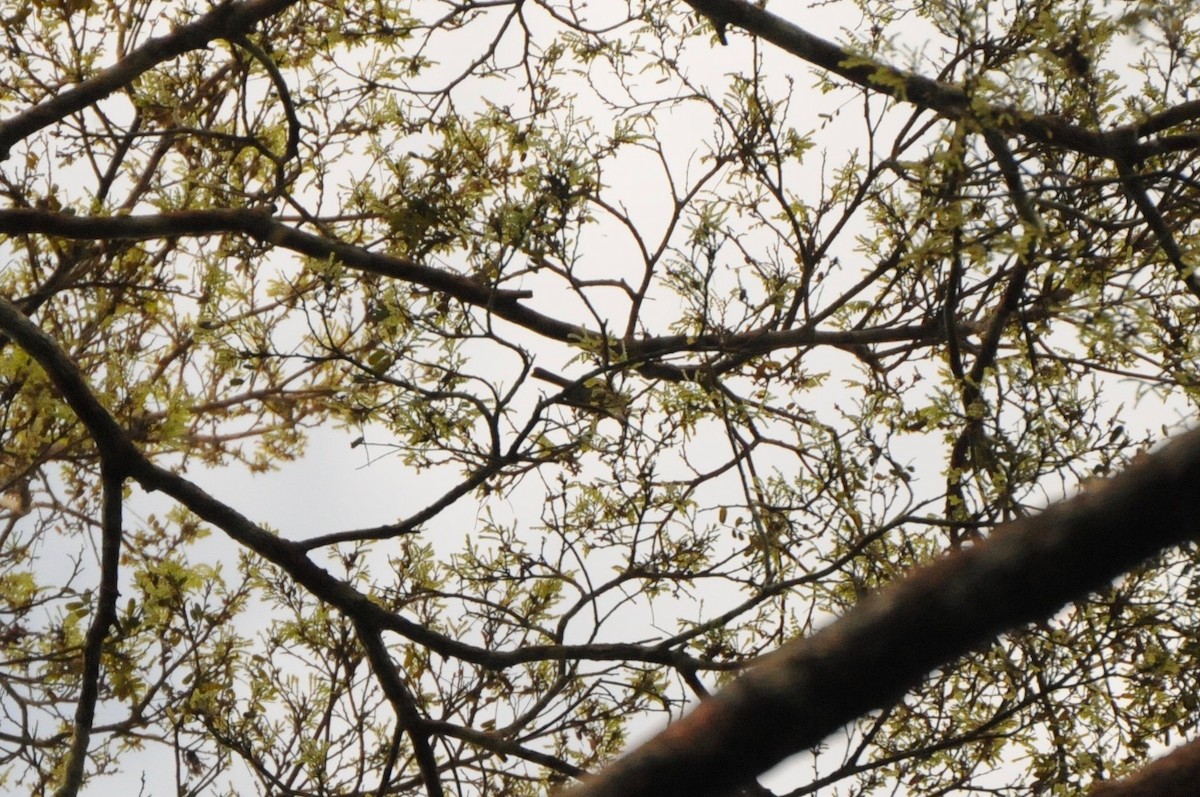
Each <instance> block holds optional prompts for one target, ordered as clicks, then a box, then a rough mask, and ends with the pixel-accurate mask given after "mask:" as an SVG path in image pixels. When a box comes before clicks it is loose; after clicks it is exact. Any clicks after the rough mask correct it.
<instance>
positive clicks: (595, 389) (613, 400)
mask: <svg viewBox="0 0 1200 797" xmlns="http://www.w3.org/2000/svg"><path fill="white" fill-rule="evenodd" d="M533 376H534V377H535V378H537V379H541V380H542V381H543V382H549V383H550V384H552V385H556V386H558V387H560V388H562V393H560V394H559V397H558V400H559V401H561V402H562V403H563V404H566V405H567V406H569V407H575V408H577V409H581V410H583V411H584V412H589V413H592V414H593V415H604V416H606V417H609V418H614V419H616V420H618V421H620V422H621V423H622V424H625V423H626V422H627V421H628V420H629V398H628V397H626V396H624V395H622V394H621V393H619V392H618V391H617V390H615V389H614V388H613V386H612V383H611V382H610V381H609V380H608V378H607V377H605V376H593V377H589V378H587V379H577V380H571V379H567V378H566V377H565V376H559V375H558V374H556V373H552V372H550V371H547V370H546V369H545V368H541V367H536V368H534V369H533Z"/></svg>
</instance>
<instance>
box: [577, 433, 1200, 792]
mask: <svg viewBox="0 0 1200 797" xmlns="http://www.w3.org/2000/svg"><path fill="white" fill-rule="evenodd" d="M1197 480H1200V430H1197V431H1193V432H1189V433H1187V434H1185V435H1182V436H1180V437H1179V438H1178V439H1177V440H1175V441H1174V442H1172V443H1170V444H1169V445H1168V446H1167V447H1166V448H1164V450H1163V451H1161V452H1159V453H1158V454H1155V455H1153V456H1149V457H1146V458H1145V460H1144V461H1142V462H1140V463H1139V464H1136V465H1134V466H1132V467H1130V468H1129V469H1128V470H1126V471H1125V472H1124V473H1122V474H1120V475H1119V476H1116V477H1114V478H1113V479H1111V480H1109V481H1107V482H1103V483H1101V484H1100V486H1097V487H1094V488H1092V489H1089V490H1087V491H1086V492H1084V493H1082V494H1080V495H1078V496H1076V497H1075V498H1073V499H1072V500H1070V501H1065V502H1062V503H1059V504H1056V505H1054V506H1052V507H1050V508H1049V509H1047V510H1046V511H1045V512H1043V513H1042V514H1040V515H1038V516H1035V517H1031V518H1024V519H1021V520H1018V521H1016V522H1014V523H1011V524H1008V525H1007V526H1004V527H1001V528H1000V529H998V530H997V531H996V532H995V533H994V534H993V536H992V537H991V538H990V539H988V540H986V541H985V542H982V543H980V544H978V545H976V546H974V547H971V548H967V549H965V550H962V551H960V552H958V553H956V554H954V555H952V556H949V557H946V558H944V559H941V560H939V561H936V562H934V563H933V564H931V565H928V566H926V567H923V568H920V569H918V570H916V571H914V572H913V573H911V574H910V575H909V576H908V577H907V578H905V579H903V580H901V581H899V582H897V583H894V584H893V585H891V586H889V587H887V588H885V589H883V590H881V591H880V592H879V593H876V594H875V595H873V596H871V597H869V598H867V599H866V600H865V601H863V602H862V603H861V604H859V605H858V606H857V607H856V608H854V609H853V610H852V611H850V612H849V613H848V614H847V615H846V616H844V617H843V618H841V619H840V620H838V621H837V622H835V623H834V624H832V625H830V626H828V627H826V628H824V629H822V630H821V631H819V632H817V633H816V634H814V635H813V636H811V637H808V638H805V639H800V640H797V641H795V642H792V643H790V644H788V645H786V646H784V647H783V648H782V649H780V650H779V651H777V652H776V653H774V654H772V655H771V656H769V657H767V658H766V659H764V660H763V661H762V663H761V664H759V665H758V666H756V667H754V668H752V669H751V670H750V671H748V672H747V673H746V674H745V675H744V676H742V677H741V678H739V679H738V680H736V681H734V682H733V683H732V684H731V685H730V686H729V687H727V688H726V689H724V690H723V691H721V692H720V693H718V694H717V695H716V696H715V697H713V698H712V699H710V700H707V701H705V702H703V703H701V704H700V705H699V706H697V707H696V709H695V710H694V711H692V713H691V714H689V715H687V716H686V717H684V718H683V719H682V720H680V721H679V722H677V723H676V724H674V725H672V726H670V727H668V728H667V729H666V730H665V731H663V732H662V733H661V734H659V735H658V736H657V737H655V738H654V739H652V740H651V741H650V742H648V743H647V744H645V745H643V746H642V747H641V748H639V749H637V750H635V751H633V752H632V753H630V754H628V755H627V756H626V757H625V758H622V759H619V760H618V761H616V762H615V763H613V764H612V765H611V766H610V767H609V768H608V769H606V770H603V771H602V772H601V773H600V774H598V775H597V776H596V777H595V778H592V779H589V780H587V781H585V783H584V784H583V785H582V786H580V787H578V788H577V789H574V790H572V791H569V792H567V793H566V795H565V796H564V797H618V796H619V797H641V796H642V795H645V797H651V796H652V795H653V797H660V796H661V795H668V796H669V795H679V796H680V797H683V795H687V796H688V797H701V796H702V795H713V796H714V797H715V796H716V795H724V794H727V793H729V792H730V791H732V790H733V789H734V788H735V787H737V786H738V785H739V784H741V783H744V782H747V781H748V780H749V779H750V778H752V777H753V776H754V775H756V774H758V773H760V772H763V771H765V770H767V769H769V768H770V767H771V766H773V765H775V764H777V763H778V762H780V761H782V760H783V759H784V758H786V757H787V756H789V755H792V754H794V753H797V752H800V751H801V750H804V749H806V748H808V747H811V746H813V745H815V744H817V743H819V742H820V741H821V740H822V739H823V738H824V737H825V736H827V735H828V734H829V733H831V732H833V731H834V730H836V729H837V728H839V727H841V726H842V725H844V724H845V723H846V722H848V721H850V720H852V719H854V718H855V717H858V716H860V715H862V714H864V713H866V712H868V711H871V710H873V709H877V708H880V707H882V706H885V705H888V704H890V703H891V702H892V701H894V700H896V699H898V698H899V697H900V696H901V695H902V694H903V693H904V691H905V690H907V689H909V688H910V687H912V686H913V685H915V684H917V683H919V682H920V680H921V679H922V677H923V676H924V675H925V674H926V673H928V672H929V671H931V670H933V669H934V668H936V667H939V666H943V665H945V664H947V663H949V662H952V661H954V659H956V658H957V657H958V656H961V655H962V654H964V653H966V652H968V651H969V650H971V649H972V648H974V647H976V646H977V645H980V644H983V643H985V642H987V641H988V640H990V639H992V638H993V637H995V636H996V635H997V634H999V633H1000V632H1002V631H1004V630H1006V629H1009V628H1014V627H1017V626H1020V625H1022V624H1024V623H1028V622H1032V621H1035V620H1039V619H1044V618H1046V617H1049V616H1050V615H1052V614H1053V613H1054V612H1055V611H1057V610H1058V609H1059V608H1061V607H1062V605H1063V604H1064V603H1066V602H1067V601H1069V600H1071V599H1072V598H1075V597H1078V596H1081V595H1083V594H1085V593H1087V592H1088V591H1090V590H1094V589H1099V588H1102V587H1103V586H1105V584H1107V583H1108V582H1109V581H1110V580H1111V579H1113V578H1114V577H1116V576H1118V575H1120V574H1121V573H1123V572H1125V571H1127V570H1129V569H1131V568H1133V567H1135V566H1137V565H1138V564H1139V563H1141V562H1142V561H1144V560H1145V559H1147V558H1148V557H1150V556H1153V555H1154V554H1156V553H1157V552H1159V551H1161V550H1162V549H1164V548H1167V547H1170V546H1173V545H1178V544H1180V543H1183V542H1186V541H1189V540H1194V539H1195V538H1196V536H1197V533H1198V532H1197V529H1200V492H1197V490H1196V489H1195V485H1196V483H1197ZM1137 794H1140V793H1137Z"/></svg>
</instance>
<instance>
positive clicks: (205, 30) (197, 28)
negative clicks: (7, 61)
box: [0, 0, 296, 161]
mask: <svg viewBox="0 0 1200 797" xmlns="http://www.w3.org/2000/svg"><path fill="white" fill-rule="evenodd" d="M295 2H296V0H244V1H243V2H240V3H234V2H228V1H227V2H223V3H220V4H219V5H217V7H216V8H214V9H213V10H212V11H210V12H208V13H207V14H204V15H202V16H200V17H197V18H196V19H195V20H193V21H192V22H189V23H188V24H186V25H180V26H179V27H177V28H175V29H174V30H172V31H171V32H170V33H168V34H167V35H165V36H159V37H157V38H154V39H150V40H149V41H147V42H146V43H145V44H143V45H142V46H141V47H138V48H137V49H135V50H133V51H132V52H130V53H128V54H127V55H125V56H124V57H123V58H121V59H120V60H119V61H118V62H117V63H116V64H114V65H112V66H110V67H109V68H107V69H105V70H103V71H101V72H99V73H98V74H96V75H94V76H93V77H90V78H88V79H87V80H84V81H82V82H80V83H78V84H77V85H75V86H74V87H72V88H70V89H67V90H66V91H64V92H61V93H59V94H55V95H54V96H53V97H50V98H48V99H46V100H45V101H43V102H41V103H39V104H37V105H34V106H32V107H30V108H27V109H26V110H24V111H22V112H21V113H19V114H17V115H16V116H13V117H12V118H10V119H8V120H7V121H5V122H0V161H3V160H5V159H6V158H7V157H8V153H9V151H10V150H11V149H12V148H13V145H14V144H16V143H17V142H18V141H21V140H22V139H24V138H26V137H27V136H30V135H33V134H34V133H36V132H37V131H39V130H42V129H44V128H46V127H49V126H50V125H52V124H54V123H56V122H59V121H61V120H62V119H65V118H66V117H68V116H70V115H71V114H73V113H77V112H78V111H82V110H83V109H84V108H87V107H89V106H91V105H94V104H95V103H97V102H99V101H100V100H102V99H104V98H105V97H107V96H108V95H110V94H112V93H113V92H114V91H117V90H118V89H121V88H124V87H125V86H128V85H130V84H131V83H133V81H134V80H136V79H137V77H138V76H139V75H142V74H144V73H145V72H148V71H149V70H151V69H153V68H154V67H156V66H158V65H159V64H161V63H164V62H166V61H170V60H171V59H172V58H177V57H178V56H180V55H183V54H184V53H186V52H188V51H190V50H198V49H201V48H203V47H207V46H208V45H209V43H211V42H213V41H214V40H216V39H235V38H239V37H243V36H244V35H245V34H246V32H247V31H249V30H250V29H251V28H252V27H253V26H254V25H256V24H257V23H258V22H261V21H262V20H264V19H266V18H268V17H270V16H272V15H274V14H278V13H279V12H280V11H282V10H283V9H285V8H287V7H288V6H290V5H293V4H294V3H295Z"/></svg>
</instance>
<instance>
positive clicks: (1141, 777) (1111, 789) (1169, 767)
mask: <svg viewBox="0 0 1200 797" xmlns="http://www.w3.org/2000/svg"><path fill="white" fill-rule="evenodd" d="M1197 783H1200V741H1196V742H1192V743H1190V744H1185V745H1184V746H1182V747H1180V748H1178V749H1176V750H1172V751H1171V752H1170V753H1168V754H1167V755H1165V756H1163V757H1162V758H1160V759H1158V760H1156V761H1154V762H1153V763H1151V764H1147V765H1146V766H1145V767H1143V768H1142V769H1140V770H1138V771H1137V772H1135V773H1134V774H1132V775H1130V776H1129V777H1127V778H1122V779H1121V780H1115V781H1112V782H1110V783H1102V784H1100V785H1099V786H1096V787H1095V788H1094V789H1092V790H1091V791H1089V792H1088V797H1195V794H1196V784H1197Z"/></svg>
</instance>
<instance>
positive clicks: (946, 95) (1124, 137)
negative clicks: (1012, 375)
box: [684, 0, 1200, 163]
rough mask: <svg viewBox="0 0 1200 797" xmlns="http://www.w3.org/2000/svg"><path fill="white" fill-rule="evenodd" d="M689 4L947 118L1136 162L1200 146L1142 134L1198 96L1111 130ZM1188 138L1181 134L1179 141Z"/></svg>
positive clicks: (719, 0) (711, 6)
mask: <svg viewBox="0 0 1200 797" xmlns="http://www.w3.org/2000/svg"><path fill="white" fill-rule="evenodd" d="M684 2H685V3H687V4H688V5H689V6H691V7H692V8H694V9H695V10H696V11H699V12H700V13H701V14H704V15H705V16H706V17H708V18H710V19H712V20H713V21H714V23H716V24H717V25H718V28H720V27H723V26H726V25H732V26H734V27H737V28H741V29H742V30H745V31H746V32H747V33H751V34H754V35H755V36H758V37H760V38H762V39H764V40H766V41H769V42H771V43H772V44H774V45H775V46H777V47H779V48H780V49H782V50H785V51H787V52H789V53H791V54H792V55H795V56H797V57H798V58H800V59H802V60H804V61H807V62H808V63H810V64H812V65H813V66H817V67H820V68H822V69H825V70H827V71H829V72H832V73H834V74H835V75H839V76H841V77H843V78H845V79H846V80H849V81H850V82H851V83H854V84H855V85H858V86H862V87H863V88H866V89H870V90H871V91H874V92H878V93H880V94H886V95H888V96H889V97H893V98H895V99H896V100H899V101H900V102H909V103H912V104H914V105H916V106H918V107H921V108H928V109H929V110H931V111H934V112H935V113H937V114H938V115H940V116H942V117H945V118H947V119H958V118H960V117H962V116H964V115H966V114H967V113H968V109H970V112H971V113H972V114H974V115H978V116H985V117H987V118H989V119H991V120H993V121H994V122H995V123H997V124H999V125H1001V126H1002V128H1003V129H1006V130H1010V131H1012V132H1016V133H1020V134H1021V135H1024V136H1027V137H1028V138H1030V139H1033V140H1035V141H1039V142H1041V143H1043V144H1050V145H1053V146H1055V147H1058V148H1065V149H1069V150H1072V151H1074V152H1078V153H1080V154H1083V155H1093V156H1099V157H1103V158H1123V159H1125V160H1127V161H1130V162H1133V163H1136V162H1138V161H1141V160H1144V159H1145V158H1147V157H1150V156H1151V155H1159V154H1163V153H1165V152H1171V151H1175V150H1179V149H1192V148H1194V147H1195V145H1196V142H1195V139H1194V137H1193V136H1184V137H1179V136H1169V137H1163V138H1159V139H1156V140H1151V141H1144V142H1143V141H1139V138H1140V137H1141V136H1144V135H1149V134H1151V133H1157V132H1160V131H1162V130H1164V129H1166V128H1168V127H1172V126H1175V125H1178V124H1182V123H1185V122H1188V121H1192V120H1194V119H1195V118H1197V115H1200V106H1198V105H1197V103H1195V102H1188V103H1182V104H1180V105H1179V106H1176V107H1175V108H1172V109H1169V110H1168V111H1165V112H1162V113H1159V114H1156V115H1154V116H1151V117H1149V118H1148V119H1147V120H1145V122H1144V126H1145V129H1143V125H1139V124H1129V125H1123V126H1120V127H1115V128H1112V129H1110V130H1106V131H1104V132H1099V131H1096V130H1091V129H1089V128H1087V127H1084V126H1082V125H1077V124H1074V123H1072V122H1070V121H1068V120H1067V119H1065V118H1063V117H1059V116H1053V115H1037V114H1031V113H1029V112H1028V111H1025V110H1022V109H1020V108H1014V107H1010V106H1001V105H993V106H983V107H979V106H978V105H976V104H974V103H972V101H971V97H970V96H968V94H967V92H966V91H964V90H963V89H962V88H961V87H959V86H955V85H953V84H949V83H943V82H941V81H937V80H932V79H930V78H927V77H924V76H922V75H918V74H915V73H912V72H906V71H904V70H901V69H897V68H896V67H894V66H891V65H890V64H886V63H883V62H881V61H877V60H875V59H873V58H870V57H868V56H865V55H863V54H860V53H854V52H851V51H850V50H847V49H846V48H844V47H842V46H840V45H838V44H835V43H834V42H831V41H829V40H827V39H822V38H821V37H820V36H816V35H814V34H812V33H809V32H808V31H806V30H804V29H803V28H801V27H799V26H798V25H795V24H794V23H792V22H789V21H788V20H786V19H784V18H783V17H780V16H779V15H777V14H773V13H771V12H770V11H767V10H766V9H765V8H762V7H761V6H759V5H757V4H755V3H751V2H748V1H747V0H684ZM1181 138H1182V139H1186V140H1175V139H1181Z"/></svg>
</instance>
